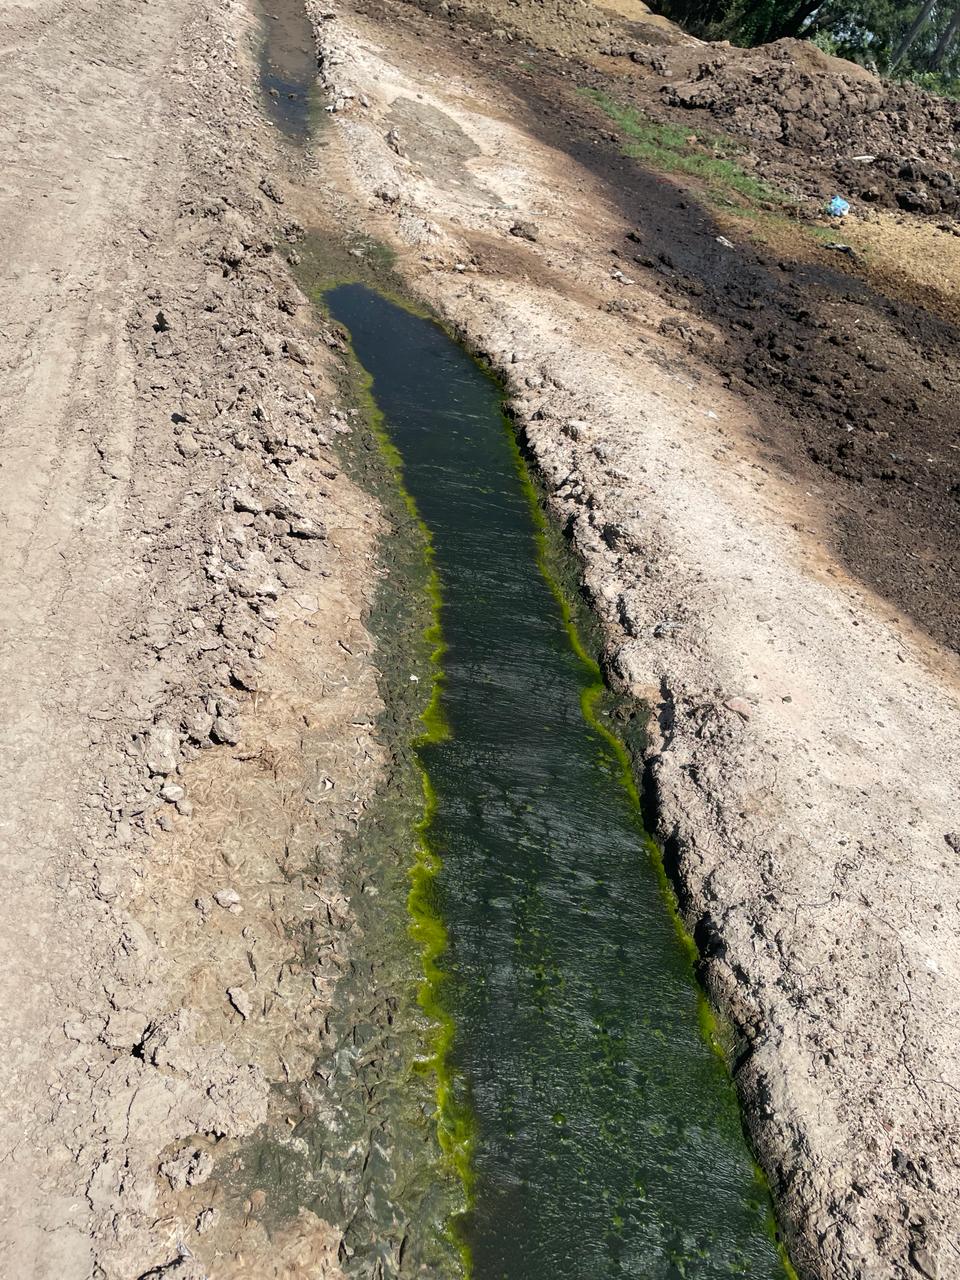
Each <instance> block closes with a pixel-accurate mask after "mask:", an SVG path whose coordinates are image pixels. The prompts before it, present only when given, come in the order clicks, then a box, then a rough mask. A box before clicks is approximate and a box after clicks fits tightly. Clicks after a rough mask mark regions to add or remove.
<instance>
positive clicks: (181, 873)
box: [0, 0, 379, 1280]
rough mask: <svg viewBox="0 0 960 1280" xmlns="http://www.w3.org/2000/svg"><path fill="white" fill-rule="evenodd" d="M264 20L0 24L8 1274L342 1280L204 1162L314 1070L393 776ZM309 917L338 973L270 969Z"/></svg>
mask: <svg viewBox="0 0 960 1280" xmlns="http://www.w3.org/2000/svg"><path fill="white" fill-rule="evenodd" d="M256 33H257V27H256V25H255V21H254V14H253V13H252V11H251V10H248V9H247V8H246V7H245V6H244V5H243V4H237V3H230V4H226V5H222V4H212V3H200V4H196V3H191V4H186V3H181V2H179V0H163V3H153V2H150V3H140V2H136V3H134V2H132V0H109V3H105V4H100V5H96V6H86V5H81V4H78V3H53V2H49V3H38V4H33V5H18V6H13V7H7V9H6V10H5V12H4V14H3V16H2V17H0V55H2V56H0V96H2V101H3V104H4V110H3V115H2V120H0V130H2V134H3V140H2V150H3V154H4V156H5V157H6V160H5V165H4V173H3V180H2V187H0V258H2V263H3V266H2V269H0V333H2V336H3V355H2V365H0V404H2V413H3V418H2V436H0V512H2V516H0V574H2V579H3V585H2V589H3V597H4V609H3V619H2V639H0V690H2V692H0V702H2V721H3V736H2V754H0V785H2V793H3V805H2V826H0V832H2V834H0V850H2V867H3V893H2V902H0V1046H2V1047H0V1055H2V1067H0V1078H2V1103H0V1273H2V1274H3V1275H4V1276H11V1277H12V1276H17V1277H23V1278H24V1280H27V1278H28V1277H44V1278H50V1280H52V1278H53V1277H56V1278H57V1280H85V1278H86V1277H89V1276H97V1277H102V1278H103V1277H111V1278H116V1280H120V1278H121V1277H122V1278H123V1280H131V1277H134V1276H141V1275H146V1274H149V1275H151V1276H154V1275H161V1274H163V1275H170V1276H177V1277H180V1278H181V1280H190V1278H191V1277H197V1276H201V1275H205V1274H207V1267H208V1264H209V1265H213V1263H214V1260H216V1274H218V1275H223V1276H226V1275H245V1276H256V1277H264V1276H272V1275H280V1274H284V1275H287V1274H291V1268H293V1271H294V1273H296V1274H308V1273H309V1274H311V1275H314V1276H321V1275H322V1276H327V1275H329V1276H335V1275H337V1274H339V1266H338V1263H337V1257H336V1251H337V1246H338V1242H339V1239H340V1235H339V1232H336V1231H333V1230H332V1229H331V1228H329V1227H328V1226H327V1225H326V1224H324V1223H322V1222H320V1221H319V1220H317V1219H316V1218H312V1217H311V1216H310V1215H308V1214H307V1215H301V1218H300V1219H299V1220H297V1221H291V1222H289V1223H288V1224H287V1226H286V1227H285V1228H284V1229H283V1231H281V1232H279V1233H277V1234H275V1235H274V1238H273V1239H272V1241H268V1240H267V1237H266V1234H265V1232H264V1231H263V1230H261V1229H260V1228H259V1226H258V1215H259V1214H260V1213H261V1212H263V1211H265V1209H268V1208H269V1206H268V1205H266V1203H265V1201H266V1196H265V1195H264V1193H263V1192H262V1191H260V1190H258V1189H257V1188H256V1187H251V1188H250V1196H249V1198H248V1199H247V1200H246V1202H245V1204H243V1203H241V1207H240V1208H239V1209H236V1208H234V1209H231V1207H230V1206H229V1205H224V1203H223V1201H224V1196H223V1193H222V1189H221V1188H220V1186H219V1183H218V1180H217V1178H216V1177H214V1176H212V1175H213V1171H214V1163H215V1161H214V1152H215V1154H216V1159H217V1161H222V1160H223V1158H224V1154H225V1152H226V1153H229V1150H230V1144H231V1142H236V1141H239V1140H241V1139H244V1138H246V1137H248V1136H249V1135H250V1134H251V1133H253V1132H254V1131H263V1129H264V1126H266V1128H267V1130H269V1128H270V1126H271V1125H272V1124H273V1123H274V1122H275V1123H276V1124H277V1125H278V1126H279V1127H280V1128H281V1129H282V1128H283V1127H284V1125H285V1124H286V1121H285V1119H284V1117H283V1116H282V1115H279V1114H277V1113H276V1107H275V1102H274V1098H275V1090H274V1088H273V1086H274V1085H275V1084H276V1083H282V1084H285V1085H287V1084H290V1083H292V1084H293V1085H296V1082H297V1081H298V1080H300V1079H302V1078H303V1076H304V1075H308V1074H309V1072H310V1069H311V1066H312V1058H311V1054H310V1046H311V1045H312V1044H313V1045H315V1043H316V1037H317V1027H318V1025H319V1024H320V1023H322V1019H323V1015H324V1011H325V1009H326V1008H327V1007H328V1004H329V999H330V991H331V989H332V984H333V976H334V974H335V973H336V972H337V965H338V960H337V957H338V956H339V955H340V954H341V953H342V951H343V947H344V945H345V939H346V938H347V937H348V935H349V928H350V915H349V907H348V904H346V903H344V902H343V901H342V897H341V895H340V894H339V889H338V883H339V882H338V878H337V875H336V870H335V868H336V851H337V848H338V845H339V840H340V837H341V836H342V834H343V833H344V832H345V831H347V830H350V831H352V830H353V829H354V828H355V824H356V820H357V817H358V814H359V813H360V812H361V811H362V809H363V807H364V805H365V803H366V800H367V797H368V796H369V794H370V792H371V790H372V789H373V787H374V786H375V783H376V778H377V775H378V762H379V757H378V748H377V747H376V746H375V744H374V743H373V739H372V721H373V718H374V717H375V714H376V710H377V706H378V702H377V695H376V688H375V683H374V677H373V674H372V668H371V666H370V662H369V659H368V657H367V656H366V655H367V654H368V653H369V650H370V640H369V638H368V637H367V636H366V635H365V633H364V631H363V627H362V624H361V621H360V619H361V616H362V614H363V612H364V611H365V609H366V607H367V605H368V603H369V594H370V592H371V590H372V587H373V582H374V580H375V574H374V573H373V572H372V571H371V565H370V558H371V556H372V550H373V546H374V542H375V538H376V534H377V529H378V517H377V513H376V509H375V508H374V506H373V504H372V503H371V501H370V499H369V498H367V497H366V496H365V495H363V494H361V493H360V492H359V491H358V490H356V489H355V488H354V486H353V485H352V484H351V483H350V482H349V481H348V480H347V479H346V478H345V476H344V475H343V474H342V473H341V472H340V469H339V467H338V466H337V465H336V463H335V462H334V460H333V455H332V451H331V440H332V435H333V433H334V431H335V430H341V429H345V428H346V419H345V418H339V419H338V418H334V417H332V416H331V411H332V408H333V403H332V400H333V397H332V391H331V385H330V383H329V380H328V376H327V371H326V365H325V360H324V356H323V355H322V354H321V353H322V352H323V350H324V348H322V347H319V346H318V345H316V344H314V343H313V340H312V335H311V334H309V333H307V332H306V331H305V330H304V328H303V317H304V315H305V314H306V311H307V310H308V308H306V307H305V304H304V299H303V298H302V296H301V295H299V293H298V292H297V290H296V289H295V288H294V287H293V286H292V285H291V282H290V279H289V276H288V274H287V271H286V266H285V264H284V263H282V262H280V261H279V260H278V258H277V255H276V254H275V253H274V252H273V248H272V246H273V243H274V242H275V241H278V240H279V239H280V238H281V232H282V229H283V227H284V225H285V223H286V222H287V215H286V212H285V210H284V209H283V207H282V203H281V202H282V199H283V196H282V185H283V180H282V176H281V173H280V171H281V170H283V169H285V168H286V167H287V166H286V162H285V161H284V160H282V158H281V156H280V153H279V150H278V147H279V144H278V142H277V141H276V140H275V137H274V135H273V132H272V131H271V129H270V128H269V126H267V125H266V123H265V122H264V121H263V119H262V117H261V114H260V108H259V103H258V100H257V97H256V91H255V87H254V86H255V84H256V68H255V63H254V60H253V57H252V49H253V41H254V38H255V36H256ZM318 850H319V851H323V852H322V853H318ZM303 928H310V929H312V931H313V937H314V941H315V942H316V944H317V946H318V948H319V949H320V950H321V954H323V955H324V964H323V967H322V969H320V968H317V969H311V968H310V966H304V965H297V964H292V963H290V960H291V956H292V955H293V954H294V953H295V952H296V949H297V944H296V935H297V932H298V930H301V929H303ZM324 948H325V949H326V950H325V952H324ZM242 1199H243V1198H242V1197H241V1201H242Z"/></svg>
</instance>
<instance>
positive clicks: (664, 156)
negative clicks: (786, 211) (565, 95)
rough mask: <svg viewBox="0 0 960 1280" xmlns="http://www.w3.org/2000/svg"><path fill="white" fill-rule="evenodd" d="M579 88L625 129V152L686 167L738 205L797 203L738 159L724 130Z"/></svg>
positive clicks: (675, 169) (668, 166)
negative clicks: (685, 123)
mask: <svg viewBox="0 0 960 1280" xmlns="http://www.w3.org/2000/svg"><path fill="white" fill-rule="evenodd" d="M579 92H580V93H581V94H582V95H583V96H584V97H585V98H589V99H590V101H591V102H593V103H595V104H596V105H597V106H598V107H599V108H600V109H601V110H602V111H603V112H604V114H605V115H607V116H609V118H610V119H611V120H612V121H613V122H614V124H615V125H617V127H618V128H619V130H620V132H621V133H622V134H624V135H625V141H624V143H623V148H622V149H623V153H624V155H627V156H631V157H632V158H633V159H634V160H639V161H641V162H642V163H643V164H646V165H649V166H650V168H651V169H659V170H661V171H662V172H665V173H682V174H685V175H686V176H687V177H690V178H696V179H698V180H699V181H701V182H702V183H703V184H704V186H705V187H706V189H707V193H708V195H710V196H711V197H712V198H713V199H714V200H716V201H718V202H721V203H724V204H732V205H734V206H736V207H738V208H743V207H744V202H746V208H747V209H748V210H749V209H751V208H757V207H763V206H766V205H773V206H775V207H777V208H779V207H782V206H785V205H788V204H790V203H791V201H790V197H789V196H788V195H787V193H786V192H785V191H780V190H779V189H778V188H777V187H774V186H771V185H770V183H768V182H762V181H761V180H760V179H759V178H755V177H754V176H753V175H752V174H750V173H747V172H746V170H745V169H743V168H742V166H741V165H739V164H738V163H737V160H736V155H737V152H738V147H737V144H736V143H735V142H734V141H733V140H732V139H731V138H725V137H723V136H722V135H719V134H705V133H702V132H698V133H697V134H696V136H695V137H694V135H693V134H692V132H691V130H690V129H682V128H680V127H679V126H678V125H674V124H659V123H658V122H657V121H656V120H651V119H649V118H648V117H647V116H643V115H641V114H640V113H639V112H638V111H635V110H634V109H633V108H632V107H627V106H623V105H622V104H621V103H619V102H617V101H616V100H615V99H613V98H611V97H610V96H609V94H606V93H603V92H602V90H599V89H587V88H582V89H580V90H579Z"/></svg>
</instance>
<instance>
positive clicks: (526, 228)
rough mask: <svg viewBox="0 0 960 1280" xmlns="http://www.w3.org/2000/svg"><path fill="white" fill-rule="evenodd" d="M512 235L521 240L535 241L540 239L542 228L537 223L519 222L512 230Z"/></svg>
mask: <svg viewBox="0 0 960 1280" xmlns="http://www.w3.org/2000/svg"><path fill="white" fill-rule="evenodd" d="M510 234H511V235H512V236H518V237H519V238H520V239H521V240H530V241H535V240H538V239H539V238H540V228H539V227H538V226H537V224H536V223H535V222H525V221H518V222H515V223H514V224H513V226H512V227H511V228H510Z"/></svg>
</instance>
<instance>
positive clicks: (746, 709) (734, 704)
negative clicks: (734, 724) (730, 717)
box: [723, 698, 753, 720]
mask: <svg viewBox="0 0 960 1280" xmlns="http://www.w3.org/2000/svg"><path fill="white" fill-rule="evenodd" d="M723 705H724V706H725V707H726V708H727V710H728V711H734V712H736V714H737V715H738V716H740V718H741V719H742V720H749V719H750V717H751V716H752V715H753V708H752V707H751V706H750V703H749V702H747V700H746V698H727V699H726V701H725V702H724V704H723Z"/></svg>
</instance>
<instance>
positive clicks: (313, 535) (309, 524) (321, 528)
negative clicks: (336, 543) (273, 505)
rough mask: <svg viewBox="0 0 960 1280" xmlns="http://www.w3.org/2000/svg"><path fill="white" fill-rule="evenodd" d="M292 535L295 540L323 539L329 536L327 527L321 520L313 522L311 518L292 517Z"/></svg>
mask: <svg viewBox="0 0 960 1280" xmlns="http://www.w3.org/2000/svg"><path fill="white" fill-rule="evenodd" d="M290 533H291V535H292V536H293V537H294V538H308V539H323V538H325V537H326V536H327V529H326V525H324V524H322V523H321V522H320V521H319V520H318V521H313V520H311V519H310V518H309V516H291V517H290Z"/></svg>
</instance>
